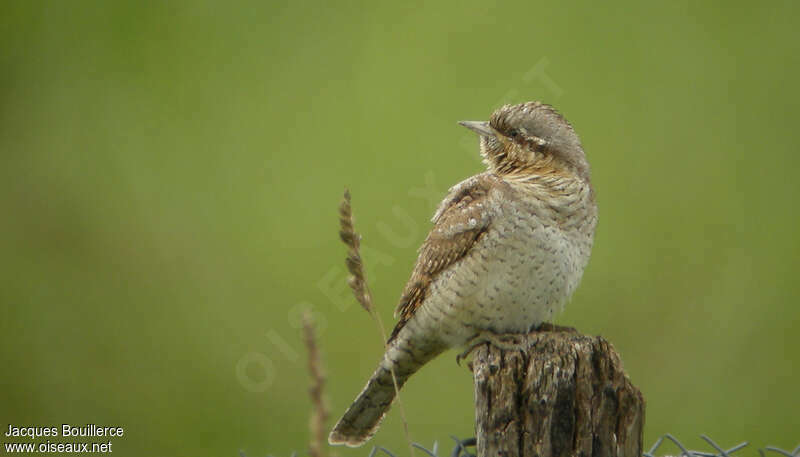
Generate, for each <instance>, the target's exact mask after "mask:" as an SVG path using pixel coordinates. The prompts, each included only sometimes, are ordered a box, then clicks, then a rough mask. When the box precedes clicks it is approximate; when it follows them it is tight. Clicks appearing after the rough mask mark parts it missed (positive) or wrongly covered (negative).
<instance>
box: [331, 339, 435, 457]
mask: <svg viewBox="0 0 800 457" xmlns="http://www.w3.org/2000/svg"><path fill="white" fill-rule="evenodd" d="M425 346H426V347H425V348H424V349H421V348H415V347H413V346H412V345H411V344H410V343H409V342H408V341H398V340H394V341H393V342H392V343H391V344H390V346H389V348H388V350H387V351H386V353H385V354H384V356H383V360H382V361H381V363H380V365H378V368H377V369H376V370H375V373H373V374H372V377H371V378H369V381H367V385H366V386H364V389H363V390H362V391H361V393H360V394H358V397H356V399H355V401H354V402H353V404H352V405H350V407H349V408H347V411H346V412H345V413H344V416H342V418H341V419H339V422H337V423H336V425H335V426H334V427H333V430H332V431H331V434H330V435H329V436H328V443H330V444H333V445H341V444H344V445H347V446H349V447H358V446H361V445H363V444H364V443H366V442H367V440H369V439H370V438H372V435H374V434H375V432H376V431H378V426H380V423H381V421H382V420H383V417H384V416H385V415H386V412H387V411H388V410H389V407H390V406H391V405H392V401H394V397H395V395H396V394H397V391H396V390H395V380H393V379H392V372H394V377H395V379H396V380H397V389H398V390H399V389H400V388H401V387H402V386H403V384H405V382H406V380H408V378H409V377H410V376H411V375H412V374H414V373H416V372H417V370H419V369H420V368H421V367H422V365H424V364H425V363H427V362H428V361H429V360H431V359H432V358H434V357H436V356H437V355H438V354H439V353H441V352H442V351H443V350H444V347H443V346H440V345H434V346H431V345H425Z"/></svg>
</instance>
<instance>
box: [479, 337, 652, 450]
mask: <svg viewBox="0 0 800 457" xmlns="http://www.w3.org/2000/svg"><path fill="white" fill-rule="evenodd" d="M473 354H474V358H473V360H472V362H471V365H472V371H473V376H474V380H475V413H476V418H475V433H476V436H477V440H478V443H477V450H478V456H479V457H490V456H491V457H495V456H503V457H511V456H515V457H534V456H537V457H561V456H581V457H612V456H614V457H640V456H641V455H642V427H643V425H644V398H643V397H642V394H641V392H639V389H637V388H636V387H635V386H634V385H633V384H631V382H630V380H629V379H628V376H627V375H626V374H625V372H624V371H623V369H622V362H621V361H620V357H619V354H617V352H616V351H615V350H614V348H613V347H612V346H611V344H610V343H609V342H608V341H606V340H604V339H603V338H602V337H590V336H585V335H581V334H579V333H577V332H576V331H575V330H574V329H569V328H560V327H559V328H553V327H552V326H548V328H547V329H545V330H540V331H535V332H532V333H531V334H530V335H528V337H527V339H526V341H525V343H524V344H523V345H522V346H521V347H519V348H514V349H501V348H499V347H497V346H494V345H490V344H486V343H484V344H481V345H479V346H477V347H476V349H475V351H474V353H473Z"/></svg>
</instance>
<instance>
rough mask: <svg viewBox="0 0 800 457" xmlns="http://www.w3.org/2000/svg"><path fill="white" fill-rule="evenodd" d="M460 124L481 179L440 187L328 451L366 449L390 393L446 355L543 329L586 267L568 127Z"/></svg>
mask: <svg viewBox="0 0 800 457" xmlns="http://www.w3.org/2000/svg"><path fill="white" fill-rule="evenodd" d="M459 124H460V125H462V126H464V127H466V128H468V129H470V130H472V131H473V132H475V133H477V134H478V136H479V144H480V154H481V156H482V158H483V163H484V164H485V165H486V170H485V171H484V172H482V173H479V174H477V175H475V176H472V177H470V178H467V179H465V180H464V181H462V182H460V183H458V184H456V185H455V186H453V187H452V188H450V190H449V191H448V194H447V196H446V197H445V199H444V200H443V201H442V202H441V204H440V205H439V207H438V208H437V210H436V212H435V214H434V216H433V219H432V222H433V227H432V228H431V231H430V233H429V234H428V236H427V237H426V239H425V241H424V242H423V243H422V246H421V247H420V249H419V254H418V257H417V260H416V264H415V266H414V268H413V271H412V273H411V277H410V278H409V280H408V282H407V284H406V286H405V288H404V290H403V292H402V295H401V298H400V303H399V304H398V306H397V310H396V312H395V316H396V317H398V322H397V324H396V326H395V327H394V330H393V331H392V333H391V336H390V337H389V339H388V341H387V344H386V350H385V353H384V355H383V358H382V359H381V361H380V363H379V365H378V367H377V369H376V370H375V372H374V373H373V375H372V377H370V379H369V381H368V382H367V384H366V386H365V387H364V389H363V390H362V391H361V393H360V394H359V395H358V397H357V398H356V399H355V401H354V402H353V403H352V405H351V406H350V407H349V408H348V409H347V410H346V412H345V413H344V415H343V416H342V418H341V419H340V420H339V421H338V422H337V423H336V425H335V426H334V427H333V429H332V431H331V432H330V435H329V437H328V442H329V443H330V444H331V445H346V446H349V447H358V446H361V445H363V444H364V443H365V442H366V441H368V440H369V439H370V438H371V437H372V436H373V435H374V434H375V432H376V431H377V429H378V427H379V426H380V423H381V421H382V420H383V417H384V416H385V415H386V412H387V411H388V409H389V407H390V406H391V404H392V401H393V400H394V398H395V396H396V393H397V389H399V388H400V387H402V386H403V385H404V384H405V382H406V381H407V380H408V379H409V377H410V376H411V375H412V374H414V373H415V372H417V371H418V370H419V369H420V368H421V367H422V366H423V365H425V364H426V363H427V362H429V361H430V360H432V359H433V358H434V357H436V356H437V355H439V354H441V353H442V352H444V351H445V350H447V349H450V348H459V347H468V345H470V344H471V343H474V344H477V343H475V342H476V341H484V340H483V339H481V338H482V336H485V337H488V338H487V339H488V340H491V338H490V337H491V336H492V335H507V334H510V335H514V334H517V335H519V334H527V333H528V332H530V331H533V330H535V329H537V328H538V327H539V326H541V325H542V324H544V323H548V322H551V321H552V319H553V317H554V315H555V314H556V313H558V312H559V311H561V310H562V309H563V307H564V306H565V304H566V303H567V302H568V301H569V299H570V297H571V296H572V294H573V292H574V291H575V289H576V288H577V287H578V283H579V282H580V280H581V277H582V276H583V272H584V269H585V268H586V266H587V264H588V261H589V256H590V254H591V250H592V245H593V243H594V232H595V227H596V225H597V204H596V201H595V192H594V189H593V187H592V184H591V179H590V168H589V162H588V161H587V158H586V154H585V153H584V151H583V146H582V145H581V141H580V139H579V138H578V135H577V134H576V132H575V130H574V128H573V127H572V125H571V124H570V123H569V122H568V121H567V120H566V119H565V118H564V117H563V116H562V115H561V114H560V113H559V112H558V111H557V110H556V109H555V108H554V107H552V106H551V105H548V104H545V103H541V102H538V101H532V102H525V103H519V104H514V105H503V106H501V107H500V108H498V109H496V110H495V111H494V112H493V113H492V114H491V116H490V118H489V121H461V122H459ZM473 347H474V346H473Z"/></svg>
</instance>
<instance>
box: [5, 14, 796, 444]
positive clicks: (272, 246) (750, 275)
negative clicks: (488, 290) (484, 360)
mask: <svg viewBox="0 0 800 457" xmlns="http://www.w3.org/2000/svg"><path fill="white" fill-rule="evenodd" d="M798 27H800V7H798V6H797V4H796V3H794V2H788V1H786V2H774V3H773V2H764V3H762V4H760V5H757V4H756V3H754V2H744V1H739V2H719V3H718V4H707V5H704V6H701V5H696V4H694V3H691V2H671V3H669V4H664V5H656V4H648V5H647V6H645V5H643V4H640V3H638V2H629V3H626V4H617V5H615V6H611V5H604V4H596V3H595V2H581V3H580V4H578V3H573V4H570V5H567V4H561V3H558V2H522V1H519V2H509V3H504V4H492V3H491V2H486V1H467V2H440V3H437V4H435V5H433V4H422V3H419V4H399V3H398V2H395V3H394V4H391V5H388V4H383V5H380V4H376V3H374V2H360V3H357V2H342V4H340V5H331V4H328V3H326V2H316V3H303V2H297V3H293V4H288V3H287V4H278V3H277V2H244V3H226V4H223V3H220V2H178V1H171V2H150V1H145V2H138V1H136V2H134V1H131V2H103V1H98V2H83V1H75V2H22V1H21V2H3V5H2V13H1V14H0V68H1V69H2V71H1V72H0V154H2V155H1V156H0V157H1V161H0V211H2V215H3V216H2V220H3V222H2V223H0V259H2V263H0V269H1V270H0V273H2V276H1V277H2V279H0V281H2V287H0V306H2V308H1V309H0V313H1V314H0V355H2V368H1V369H0V421H2V422H3V423H2V426H3V430H6V427H7V426H8V424H14V425H39V426H43V425H58V424H61V423H72V424H85V423H94V424H102V425H119V426H122V427H124V428H125V437H124V438H121V439H116V440H114V441H113V442H114V448H113V450H114V452H115V454H118V455H198V456H205V455H207V456H221V455H238V451H239V450H240V449H241V450H244V451H245V452H246V453H247V455H248V456H251V457H253V456H263V455H265V454H267V453H271V454H273V455H277V456H282V455H288V454H289V453H290V452H291V451H292V450H300V451H303V450H304V449H305V448H306V443H307V438H308V433H307V424H308V412H309V406H310V402H309V399H308V395H307V388H308V376H307V371H306V366H305V350H304V347H303V344H302V341H301V338H300V332H299V330H298V328H299V316H300V315H301V314H302V312H303V311H304V310H311V311H313V313H314V315H315V317H316V318H317V321H318V323H319V324H320V327H321V328H320V344H321V346H322V349H323V355H324V358H325V359H324V361H325V364H326V366H327V371H328V374H329V384H328V394H329V399H330V404H331V409H332V415H334V416H338V415H339V414H340V413H341V412H343V410H344V409H345V407H346V406H347V405H348V404H349V403H350V401H351V400H352V399H353V397H354V396H355V394H356V393H357V392H358V391H359V390H360V389H361V387H362V385H363V383H364V382H365V380H366V379H367V377H368V375H369V374H370V373H371V372H372V370H373V368H374V366H375V364H376V362H377V360H378V358H379V357H380V353H381V346H380V344H381V343H380V337H379V334H378V331H377V330H376V327H375V325H374V324H373V323H372V322H371V320H370V318H369V316H368V315H367V314H366V313H365V312H363V311H362V310H361V309H360V308H359V307H358V305H357V304H356V303H355V301H354V300H353V299H352V298H351V297H350V296H349V295H348V290H347V289H346V286H345V283H344V278H345V274H344V268H343V266H342V265H343V263H342V260H343V256H344V247H343V246H342V245H341V244H340V243H339V241H338V238H337V214H336V207H337V205H338V203H339V201H340V198H341V194H342V191H343V189H344V188H345V187H349V188H350V189H351V191H352V193H353V205H354V210H355V214H356V224H357V229H358V230H359V231H360V232H362V234H363V236H364V244H365V251H364V257H365V261H366V263H367V264H368V275H369V277H370V279H371V281H372V288H373V291H374V295H375V297H376V300H377V302H378V303H379V306H380V310H381V313H382V314H383V316H384V320H385V321H386V322H387V323H389V322H392V319H391V314H392V311H393V308H394V306H395V304H396V302H397V300H398V298H399V294H400V291H401V288H402V286H403V285H404V283H405V280H406V279H407V277H408V274H409V272H410V270H411V267H412V264H413V261H414V260H415V258H416V248H417V247H418V245H419V244H420V243H421V241H422V239H423V238H424V236H425V234H426V233H427V230H428V229H429V227H430V223H429V222H428V220H429V218H430V216H431V214H432V212H433V209H434V205H435V204H436V203H437V202H438V200H440V199H441V198H442V197H443V196H444V194H445V191H446V189H447V188H448V187H449V186H451V185H453V184H455V183H456V182H458V181H460V180H461V179H463V178H465V177H467V176H470V175H472V174H475V173H477V172H479V171H481V169H482V165H481V164H480V162H479V160H478V156H477V140H476V138H474V136H473V135H472V134H470V133H469V132H468V131H466V130H465V129H463V128H461V127H459V126H458V125H457V124H456V121H458V120H461V119H485V118H486V117H488V115H489V114H490V113H491V111H492V110H493V109H495V108H496V107H498V106H499V105H501V104H503V103H506V102H521V101H527V100H537V99H538V100H542V101H545V102H548V103H551V104H554V105H555V106H556V107H558V108H559V109H560V110H561V111H562V112H563V113H564V114H565V115H566V117H567V118H568V119H569V120H570V121H571V122H572V123H573V124H574V125H575V127H576V129H577V131H578V132H579V134H580V135H581V137H582V140H583V143H584V146H585V149H586V151H587V152H588V155H589V160H590V162H591V164H592V168H593V182H594V184H595V186H596V189H597V192H598V198H599V205H600V225H599V228H598V232H597V237H596V243H595V249H594V254H593V257H592V261H591V262H590V264H589V268H588V270H587V271H586V274H585V276H584V280H583V284H582V286H581V287H580V288H579V290H578V292H577V294H576V296H575V297H574V298H573V300H572V303H571V304H570V305H569V306H568V308H567V311H566V312H565V313H564V314H563V315H562V316H560V317H559V318H558V322H559V323H561V324H566V325H572V326H575V327H577V328H578V329H580V330H581V331H583V332H585V333H590V334H601V335H603V336H604V337H606V338H607V339H609V340H610V341H611V342H612V343H613V344H614V345H615V346H616V348H617V349H618V350H619V351H620V352H621V353H622V356H623V359H624V362H625V367H626V369H627V371H628V373H629V374H630V377H631V379H632V380H633V382H634V383H635V384H636V385H638V386H639V387H640V388H641V390H642V391H643V392H644V394H645V396H646V398H647V422H646V432H645V442H646V443H647V444H649V443H652V442H653V441H654V440H655V439H656V438H657V437H658V436H660V435H661V434H664V433H667V432H669V433H672V434H674V435H676V436H678V437H679V438H681V439H682V441H683V442H684V443H685V444H687V445H688V446H691V447H694V448H700V449H708V447H707V446H705V445H704V444H703V443H702V442H701V441H700V440H699V438H698V435H699V434H701V433H706V434H708V435H710V436H711V437H712V438H714V439H715V440H716V441H717V442H718V443H720V444H721V445H723V446H726V447H731V446H733V445H734V444H737V443H739V442H741V441H743V440H749V441H750V442H751V443H752V444H751V448H750V449H748V450H746V451H742V454H749V455H756V450H755V447H763V446H765V445H776V446H780V447H783V448H793V447H794V446H795V445H797V444H798V442H799V441H800V416H798V414H800V413H798V411H800V388H799V387H798V374H799V373H798V372H799V371H800V370H798V366H800V339H799V338H798V336H799V335H800V334H798V330H797V322H798V320H800V306H798V300H800V281H798V278H797V274H798V267H800V260H799V259H800V236H798V232H797V230H798V225H800V213H799V212H798V197H799V196H800V181H799V180H798V178H797V176H796V173H797V171H798V167H800V154H798V153H799V152H800V151H799V150H798V135H797V132H798V122H800V114H798V107H800V90H799V89H798V85H797V80H798V70H800V57H798V55H799V54H798V42H800V33H798ZM387 325H388V324H387ZM471 389H472V383H471V378H470V374H469V373H468V372H467V371H466V369H464V368H459V367H457V366H456V364H455V363H454V353H449V354H447V355H445V356H443V357H440V358H439V359H437V360H436V361H434V362H433V363H432V364H430V365H429V366H427V367H426V368H425V369H423V371H422V372H420V373H419V374H418V375H417V376H415V377H414V378H413V379H412V380H411V381H410V383H409V384H408V386H407V388H406V389H405V390H404V391H403V401H404V405H405V409H406V411H407V415H408V421H409V426H410V430H411V433H412V436H413V438H414V439H415V440H416V441H419V442H421V443H424V444H426V445H428V446H430V445H431V444H432V442H433V441H434V440H439V441H440V443H441V444H442V445H446V446H447V447H448V448H449V446H450V444H449V438H448V436H449V435H458V436H462V437H465V436H471V435H472V433H473V426H472V424H473V408H472V390H471ZM331 419H332V420H333V419H335V418H333V417H332V418H331ZM372 443H374V444H380V445H384V446H387V447H389V448H391V449H394V450H395V451H396V452H397V453H398V454H405V453H406V452H407V448H406V447H405V445H404V444H403V443H404V441H403V433H402V426H401V421H400V419H399V413H398V411H397V408H395V409H394V410H393V411H392V412H391V413H390V415H389V416H388V418H387V420H386V421H385V423H384V425H383V427H382V429H381V431H380V433H378V435H377V436H376V438H375V439H374V441H373V442H372ZM372 443H371V444H372ZM368 449H369V448H366V449H360V450H348V449H342V450H338V451H337V452H338V453H339V455H340V456H362V455H366V454H367V452H368ZM664 450H665V452H666V451H672V452H675V451H677V449H676V448H664Z"/></svg>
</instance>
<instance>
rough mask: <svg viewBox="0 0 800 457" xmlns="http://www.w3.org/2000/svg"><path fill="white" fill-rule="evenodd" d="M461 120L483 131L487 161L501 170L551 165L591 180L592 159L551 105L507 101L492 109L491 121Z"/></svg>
mask: <svg viewBox="0 0 800 457" xmlns="http://www.w3.org/2000/svg"><path fill="white" fill-rule="evenodd" d="M459 124H461V125H463V126H464V127H466V128H468V129H470V130H473V131H475V132H476V133H478V134H479V135H480V142H481V155H482V156H483V158H484V162H485V163H486V164H487V165H488V166H489V169H490V170H492V171H494V172H496V173H498V174H525V173H536V171H537V170H543V169H547V170H551V171H554V172H558V173H568V174H570V175H573V176H575V177H578V178H580V179H582V180H585V181H588V180H589V162H587V161H586V155H585V154H584V152H583V147H582V146H581V142H580V139H579V138H578V135H577V134H576V133H575V130H573V128H572V126H571V125H570V124H569V122H567V120H566V119H564V117H563V116H561V115H560V114H559V113H558V112H557V111H556V110H555V108H553V107H552V106H550V105H546V104H544V103H540V102H527V103H520V104H518V105H504V106H501V107H500V108H498V109H497V110H496V111H495V112H494V113H492V116H491V117H490V118H489V121H488V122H484V121H461V122H459Z"/></svg>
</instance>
